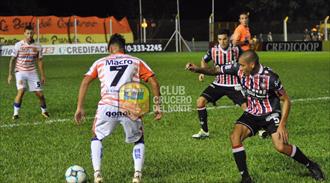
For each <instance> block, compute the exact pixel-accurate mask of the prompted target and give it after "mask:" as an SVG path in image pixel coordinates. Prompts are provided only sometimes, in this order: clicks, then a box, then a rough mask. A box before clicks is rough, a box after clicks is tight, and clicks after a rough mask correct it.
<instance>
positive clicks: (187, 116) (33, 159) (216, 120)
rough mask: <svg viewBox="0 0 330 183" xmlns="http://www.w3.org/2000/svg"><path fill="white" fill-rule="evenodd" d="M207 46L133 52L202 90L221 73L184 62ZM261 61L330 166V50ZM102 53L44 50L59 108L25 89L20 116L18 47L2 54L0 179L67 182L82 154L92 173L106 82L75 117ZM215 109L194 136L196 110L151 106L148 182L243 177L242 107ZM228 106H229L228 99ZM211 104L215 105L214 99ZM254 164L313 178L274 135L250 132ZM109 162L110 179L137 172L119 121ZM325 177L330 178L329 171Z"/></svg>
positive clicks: (313, 149) (163, 80)
mask: <svg viewBox="0 0 330 183" xmlns="http://www.w3.org/2000/svg"><path fill="white" fill-rule="evenodd" d="M203 54H204V53H202V52H199V53H182V54H176V53H154V54H147V53H141V54H134V55H135V56H137V57H140V58H142V59H143V60H145V61H146V62H147V63H148V64H149V65H150V67H151V68H152V69H153V71H154V72H155V73H156V75H157V78H158V80H159V82H160V84H161V85H162V86H168V87H169V88H171V87H173V86H183V87H184V96H189V97H191V98H192V102H191V103H190V105H191V107H192V109H195V105H196V102H195V101H196V99H197V97H198V96H199V95H200V93H201V92H202V90H203V89H204V88H206V87H207V86H208V84H209V83H210V82H211V81H212V80H213V77H207V79H206V80H205V81H204V82H199V81H198V79H197V77H198V75H197V74H194V73H189V72H187V71H185V70H184V66H185V63H186V62H187V61H192V62H194V63H199V62H200V60H201V58H202V56H203ZM259 56H260V60H261V63H262V64H264V65H267V66H270V67H271V68H272V69H273V70H275V72H277V73H278V74H279V75H280V78H281V80H282V83H283V84H284V87H285V88H286V89H287V91H288V94H289V95H290V97H291V99H292V100H293V101H294V102H293V105H292V109H291V113H290V117H289V121H288V130H289V134H290V142H291V143H292V144H295V145H297V146H299V147H300V149H302V150H303V152H305V153H306V154H307V155H308V156H309V157H310V158H311V159H313V160H315V161H317V162H318V163H319V164H320V165H321V167H322V168H323V170H324V172H325V173H326V175H328V176H330V143H329V140H330V138H329V137H330V133H329V132H330V94H329V90H330V56H329V52H315V53H311V52H309V53H303V52H295V53H292V52H291V53H290V52H277V53H275V52H260V53H259ZM100 57H102V55H86V56H45V58H44V63H45V64H44V65H45V71H46V77H47V81H46V86H45V88H44V93H45V96H46V99H47V105H48V109H49V112H50V114H51V118H50V119H49V120H46V121H45V120H43V119H42V117H41V115H40V108H39V104H38V101H37V99H36V97H35V96H34V95H33V94H32V93H27V94H26V95H25V96H24V99H23V104H22V108H21V111H20V119H19V121H17V122H13V121H12V120H11V116H12V112H13V107H12V103H13V100H14V97H15V95H16V87H15V84H14V82H13V83H12V85H8V84H7V74H8V62H9V57H0V79H1V80H0V94H1V98H0V183H18V182H22V183H25V182H26V183H45V182H47V183H53V182H54V183H59V182H65V180H64V173H65V170H66V169H67V168H68V167H69V166H70V165H73V164H78V165H80V166H82V167H84V168H85V169H86V171H87V173H88V175H89V178H92V174H93V169H92V165H91V160H90V138H91V124H92V121H93V119H92V118H93V116H94V114H95V110H96V107H97V102H98V100H99V82H98V81H95V82H94V83H93V84H92V85H91V87H90V89H89V92H88V95H87V98H86V102H85V109H86V113H87V116H88V117H89V118H88V119H87V120H86V121H85V122H84V123H83V125H81V126H76V125H75V124H74V123H73V120H72V119H73V114H74V112H75V107H76V100H77V94H78V88H79V85H80V82H81V79H82V78H83V74H84V73H85V72H86V71H87V69H88V68H89V66H91V64H92V63H93V62H94V61H95V60H96V59H98V58H100ZM217 104H218V107H217V108H214V109H212V110H209V111H208V113H209V129H210V135H211V138H209V139H206V140H194V139H192V138H191V135H192V134H193V133H196V132H197V131H198V130H199V123H198V120H197V113H196V111H195V110H192V111H188V112H169V113H165V115H164V117H163V119H162V120H161V121H153V118H152V117H153V116H152V115H146V116H145V118H144V122H145V123H144V124H145V144H146V155H145V166H144V172H143V181H144V182H145V183H167V182H169V183H186V182H187V183H188V182H189V183H201V182H204V183H213V182H220V183H229V182H238V181H239V180H240V175H239V173H238V171H237V168H236V165H235V163H234V159H233V157H232V153H231V145H230V141H229V134H230V132H231V130H232V128H233V124H234V122H235V120H236V119H237V118H238V117H239V116H240V115H241V114H242V111H241V109H240V108H239V107H229V108H222V107H221V106H233V105H232V103H231V101H230V100H228V99H227V98H224V99H222V100H220V101H218V102H217ZM219 106H220V107H219ZM209 107H212V106H211V105H209ZM244 146H245V149H246V151H247V158H248V166H249V169H250V173H251V176H252V177H253V179H254V180H255V182H260V183H267V182H269V183H274V182H275V183H280V182H314V181H313V179H312V178H311V177H309V176H308V170H307V169H306V168H304V167H303V166H301V165H299V164H297V163H295V162H294V161H293V160H291V159H290V158H287V157H285V156H284V155H281V154H279V153H277V152H275V150H274V149H273V147H272V144H271V140H270V139H266V140H262V139H260V138H258V137H252V138H249V139H247V140H246V141H245V143H244ZM103 147H104V149H103V164H102V172H103V176H104V178H105V180H106V182H115V183H122V182H130V181H131V178H132V176H133V160H132V157H131V156H132V155H131V154H132V145H131V144H126V143H125V142H124V133H123V130H122V127H121V126H118V127H117V129H116V130H115V132H114V134H113V135H112V136H111V137H109V138H106V139H105V140H104V141H103ZM325 182H330V181H329V179H327V180H326V181H325Z"/></svg>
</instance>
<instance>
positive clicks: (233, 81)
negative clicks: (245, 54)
mask: <svg viewBox="0 0 330 183" xmlns="http://www.w3.org/2000/svg"><path fill="white" fill-rule="evenodd" d="M241 54H242V50H241V49H240V47H238V46H233V45H232V44H230V45H229V46H228V48H227V49H225V50H224V49H222V48H221V47H220V45H216V46H214V47H213V48H211V49H210V50H209V51H208V52H207V54H206V55H205V56H204V57H203V60H204V61H205V62H209V61H210V60H213V64H214V66H221V65H227V64H234V63H237V62H238V58H239V56H240V55H241ZM213 84H215V85H219V86H230V87H232V86H235V85H237V84H239V83H238V79H237V76H235V75H230V74H219V75H217V76H216V77H215V79H214V81H213Z"/></svg>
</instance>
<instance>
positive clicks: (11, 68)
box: [7, 57, 16, 84]
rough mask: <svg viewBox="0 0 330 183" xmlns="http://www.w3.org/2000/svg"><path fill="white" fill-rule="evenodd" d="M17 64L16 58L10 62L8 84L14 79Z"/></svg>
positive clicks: (12, 58)
mask: <svg viewBox="0 0 330 183" xmlns="http://www.w3.org/2000/svg"><path fill="white" fill-rule="evenodd" d="M15 62H16V57H11V58H10V61H9V69H8V80H7V81H8V84H10V83H11V80H12V79H13V74H14V72H13V68H14V64H15Z"/></svg>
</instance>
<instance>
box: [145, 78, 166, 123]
mask: <svg viewBox="0 0 330 183" xmlns="http://www.w3.org/2000/svg"><path fill="white" fill-rule="evenodd" d="M148 83H150V85H151V90H152V94H153V95H154V100H153V101H154V103H155V105H156V109H155V111H154V112H155V120H160V119H161V118H162V116H163V114H162V112H161V110H160V89H159V83H158V81H157V79H156V78H155V77H154V76H152V77H150V78H149V79H148Z"/></svg>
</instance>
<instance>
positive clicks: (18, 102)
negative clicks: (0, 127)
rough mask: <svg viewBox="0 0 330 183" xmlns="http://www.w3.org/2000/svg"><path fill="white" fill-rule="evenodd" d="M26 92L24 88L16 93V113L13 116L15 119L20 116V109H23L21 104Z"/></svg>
mask: <svg viewBox="0 0 330 183" xmlns="http://www.w3.org/2000/svg"><path fill="white" fill-rule="evenodd" d="M24 93H25V91H24V88H23V89H19V90H17V95H16V97H15V101H14V114H13V117H12V119H14V120H16V119H18V118H19V110H20V109H21V104H22V99H23V96H24Z"/></svg>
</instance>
